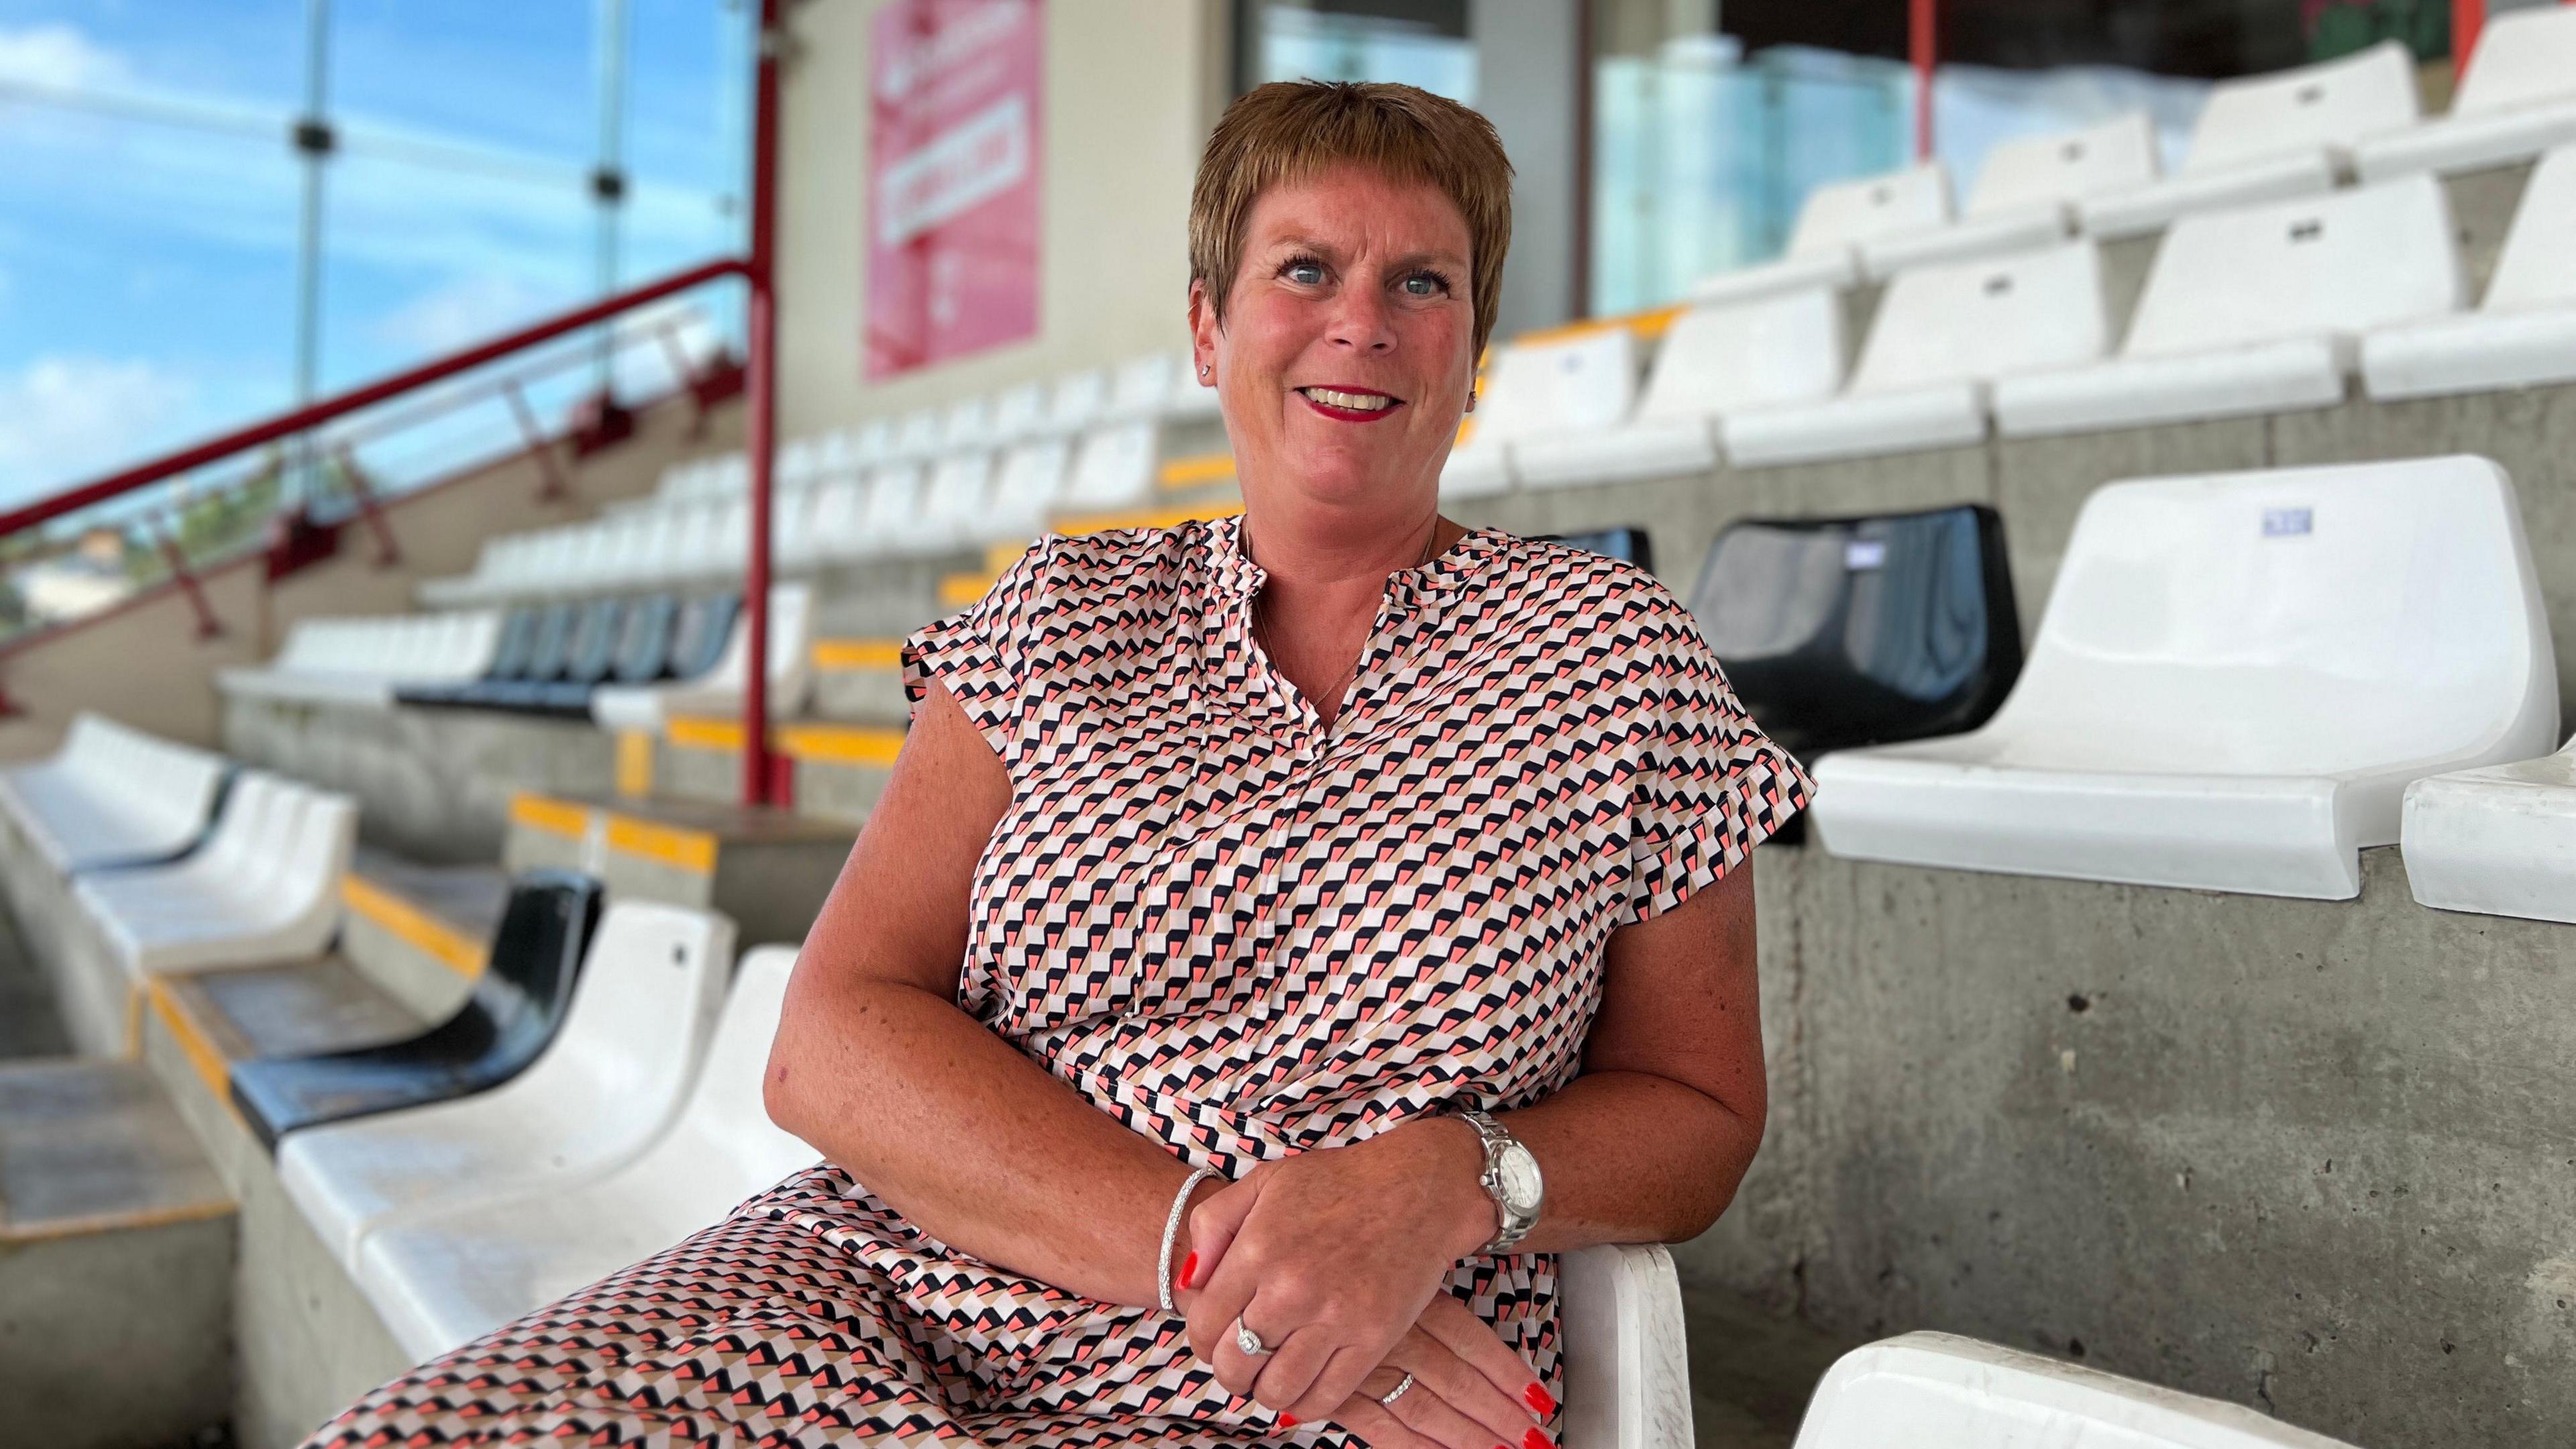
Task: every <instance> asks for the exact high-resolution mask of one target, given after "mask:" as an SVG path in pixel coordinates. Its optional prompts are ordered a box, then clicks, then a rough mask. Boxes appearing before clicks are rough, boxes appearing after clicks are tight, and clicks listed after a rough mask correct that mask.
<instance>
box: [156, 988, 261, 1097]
mask: <svg viewBox="0 0 2576 1449" xmlns="http://www.w3.org/2000/svg"><path fill="white" fill-rule="evenodd" d="M143 989H144V991H145V993H146V994H148V995H149V996H150V997H151V998H152V1014H153V1015H154V1016H157V1017H159V1018H161V1025H162V1027H163V1028H164V1029H166V1030H167V1031H168V1032H169V1033H170V1039H171V1040H172V1041H175V1042H177V1043H178V1044H179V1051H180V1053H181V1054H182V1055H184V1056H185V1057H187V1059H188V1065H189V1066H191V1067H194V1068H195V1069H196V1072H197V1080H199V1081H201V1082H204V1083H205V1084H206V1090H207V1091H209V1092H212V1093H214V1094H215V1100H216V1101H217V1102H220V1103H222V1104H223V1108H224V1110H225V1111H227V1112H232V1111H233V1094H232V1079H233V1073H232V1065H231V1063H229V1062H227V1061H225V1060H224V1054H223V1053H222V1052H220V1051H217V1050H216V1049H215V1044H214V1043H213V1042H211V1041H208V1040H207V1039H206V1034H205V1031H204V1030H203V1029H202V1028H200V1027H199V1026H198V1025H197V1019H196V1018H195V1017H194V1016H191V1015H190V1014H188V1013H187V1012H186V1011H184V1010H182V1009H180V1006H179V1003H178V1002H177V1001H175V1000H173V999H172V998H171V995H170V991H169V988H168V987H166V986H164V985H163V984H162V981H161V978H160V977H158V976H153V977H150V978H148V979H147V980H146V982H145V985H144V988H143ZM235 1115H236V1116H238V1115H239V1114H238V1113H235Z"/></svg>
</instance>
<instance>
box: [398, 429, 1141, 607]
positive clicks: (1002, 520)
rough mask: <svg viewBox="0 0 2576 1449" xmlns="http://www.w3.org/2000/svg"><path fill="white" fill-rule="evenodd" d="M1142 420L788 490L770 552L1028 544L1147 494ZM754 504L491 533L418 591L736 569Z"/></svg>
mask: <svg viewBox="0 0 2576 1449" xmlns="http://www.w3.org/2000/svg"><path fill="white" fill-rule="evenodd" d="M1158 455H1159V442H1158V433H1157V430H1156V428H1155V426H1154V425H1153V424H1151V423H1120V424H1114V425H1111V426H1107V427H1101V428H1095V429H1093V430H1091V431H1090V432H1088V433H1085V434H1084V435H1082V437H1081V438H1079V439H1078V440H1073V441H1068V440H1066V439H1063V438H1038V439H1032V440H1028V441H1023V442H1020V443H1015V444H1012V445H1010V446H1008V447H1005V448H1002V449H999V450H998V451H997V450H996V449H994V448H992V447H990V446H981V445H979V446H974V447H970V448H966V449H962V450H959V451H955V452H950V453H947V454H945V455H943V456H941V457H940V458H939V459H938V460H937V461H936V462H935V463H923V462H919V461H904V462H888V463H880V464H877V465H874V466H872V467H869V468H867V469H865V470H864V471H850V472H844V473H839V474H835V475H832V476H828V477H825V478H821V479H819V480H818V479H807V480H803V481H800V482H798V483H795V484H791V485H785V486H782V487H781V488H780V490H779V491H778V492H777V494H776V495H775V500H776V501H775V503H774V505H773V507H772V511H771V515H770V540H771V551H772V557H773V559H774V560H775V561H776V565H777V567H779V568H780V569H782V570H784V571H788V572H801V571H805V570H811V569H818V568H824V567H829V566H834V565H843V564H853V563H860V562H864V561H866V560H869V559H874V558H883V557H887V556H889V555H898V554H941V553H954V552H957V551H960V550H966V549H975V548H981V547H983V546H984V545H986V544H991V543H1000V542H1014V541H1019V540H1025V539H1029V538H1034V537H1036V536H1037V535H1038V534H1040V533H1042V532H1044V531H1045V529H1046V522H1047V519H1048V518H1049V517H1050V516H1051V515H1054V514H1057V513H1066V512H1076V513H1079V512H1102V511H1107V510H1112V509H1120V508H1127V507H1132V506H1134V505H1136V504H1138V503H1141V502H1143V501H1145V500H1146V499H1147V498H1148V497H1150V496H1151V495H1152V492H1153V488H1154V471H1155V464H1156V461H1157V458H1158ZM750 539H751V505H750V502H749V500H748V499H747V498H746V497H745V496H744V495H743V494H742V493H741V492H740V491H738V490H736V491H732V492H729V493H727V494H726V495H724V496H721V497H716V498H709V499H692V500H684V501H678V502H674V501H671V500H668V499H663V498H657V499H655V500H653V501H651V502H648V503H645V504H643V505H640V506H637V507H632V508H625V509H620V510H616V511H613V512H611V513H609V514H608V515H606V516H605V517H602V518H599V519H596V520H593V521H591V522H587V523H576V524H569V525H566V526H564V527H560V528H551V529H544V530H540V531H538V532H534V533H523V534H514V535H506V536H503V537H500V538H495V539H492V540H490V541H488V542H487V543H486V544H485V545H484V547H483V551H482V553H481V555H480V556H479V558H478V559H477V560H476V563H475V568H474V572H473V573H471V574H468V575H466V576H464V577H462V578H454V579H434V580H431V581H429V582H427V583H425V584H423V585H422V586H421V590H420V595H421V598H422V599H423V600H424V601H425V602H428V603H433V604H459V603H473V602H484V601H490V600H497V599H510V598H526V597H532V596H533V597H542V596H546V595H561V594H580V593H590V592H595V591H598V590H602V589H626V588H642V587H674V586H686V585H688V584H690V583H697V582H706V581H711V580H718V579H738V578H740V577H741V573H742V567H743V559H744V557H745V556H746V552H747V550H748V548H749V544H750Z"/></svg>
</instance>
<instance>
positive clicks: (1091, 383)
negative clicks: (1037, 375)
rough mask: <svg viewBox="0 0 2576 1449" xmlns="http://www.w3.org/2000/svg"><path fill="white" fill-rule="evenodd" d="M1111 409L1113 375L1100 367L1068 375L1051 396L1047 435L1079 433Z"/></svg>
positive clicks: (1050, 393) (1047, 416)
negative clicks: (1110, 390) (1110, 379)
mask: <svg viewBox="0 0 2576 1449" xmlns="http://www.w3.org/2000/svg"><path fill="white" fill-rule="evenodd" d="M1108 407H1109V374H1108V373H1107V372H1106V371H1105V370H1103V369H1101V368H1097V367H1093V368H1086V369H1085V370H1083V371H1081V372H1068V373H1066V374H1065V375H1064V376H1062V377H1060V378H1057V379H1056V382H1055V386H1054V388H1053V389H1051V390H1050V391H1049V392H1048V393H1047V415H1046V431H1048V432H1050V433H1058V434H1068V433H1078V432H1081V431H1082V430H1083V429H1085V428H1088V427H1090V426H1091V425H1092V424H1094V423H1097V422H1099V421H1100V415H1101V413H1102V412H1104V411H1106V410H1107V409H1108Z"/></svg>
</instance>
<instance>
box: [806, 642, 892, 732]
mask: <svg viewBox="0 0 2576 1449" xmlns="http://www.w3.org/2000/svg"><path fill="white" fill-rule="evenodd" d="M813 657H814V713H815V714H816V715H817V716H819V717H821V718H823V719H826V720H831V721H834V722H836V723H841V724H864V725H877V726H879V727H882V728H887V729H898V730H899V729H901V728H903V727H904V725H905V724H906V723H908V722H909V721H910V720H911V719H912V708H911V706H910V705H908V704H907V703H905V701H904V697H903V641H902V640H901V639H893V638H875V639H817V640H815V641H814V656H813Z"/></svg>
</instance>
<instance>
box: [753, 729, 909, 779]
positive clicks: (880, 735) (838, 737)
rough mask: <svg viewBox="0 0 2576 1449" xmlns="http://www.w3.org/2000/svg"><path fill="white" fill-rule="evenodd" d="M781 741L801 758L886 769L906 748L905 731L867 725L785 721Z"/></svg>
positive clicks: (787, 750) (792, 754) (781, 747)
mask: <svg viewBox="0 0 2576 1449" xmlns="http://www.w3.org/2000/svg"><path fill="white" fill-rule="evenodd" d="M778 745H779V748H780V749H781V750H783V751H784V752H785V753H787V754H788V755H790V756H793V757H794V758H796V759H798V760H805V761H812V762H814V763H817V764H830V765H872V766H876V767H878V768H880V769H882V768H885V767H888V766H891V765H892V764H894V757H895V756H896V755H897V754H899V753H900V752H901V751H902V749H903V731H901V730H898V729H880V728H872V727H869V726H866V725H839V724H830V725H826V724H807V725H782V726H780V728H779V730H778Z"/></svg>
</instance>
